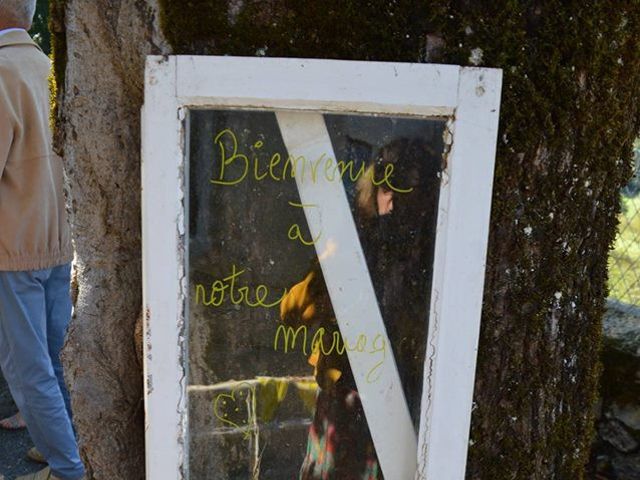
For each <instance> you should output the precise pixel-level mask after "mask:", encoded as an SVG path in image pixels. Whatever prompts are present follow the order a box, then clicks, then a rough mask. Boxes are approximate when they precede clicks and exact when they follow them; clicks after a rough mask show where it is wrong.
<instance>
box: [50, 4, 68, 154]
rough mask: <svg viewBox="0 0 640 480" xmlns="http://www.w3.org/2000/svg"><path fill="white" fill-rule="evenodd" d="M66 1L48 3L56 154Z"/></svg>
mask: <svg viewBox="0 0 640 480" xmlns="http://www.w3.org/2000/svg"><path fill="white" fill-rule="evenodd" d="M65 8H66V0H50V1H49V31H50V32H51V56H52V58H53V78H52V79H51V80H50V84H51V85H52V86H53V88H52V91H55V97H54V100H53V105H52V108H51V117H52V119H53V121H52V123H53V132H54V140H55V142H54V143H55V146H56V149H57V150H58V153H60V154H61V153H62V152H61V144H62V142H61V141H60V140H59V138H60V130H59V129H58V122H59V119H60V115H59V109H58V102H59V99H60V98H62V96H63V95H64V91H63V90H64V84H65V83H64V81H65V72H66V69H67V33H66V28H65V23H64V18H65Z"/></svg>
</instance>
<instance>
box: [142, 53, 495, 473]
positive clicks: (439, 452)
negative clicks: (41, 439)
mask: <svg viewBox="0 0 640 480" xmlns="http://www.w3.org/2000/svg"><path fill="white" fill-rule="evenodd" d="M145 85H146V93H145V107H144V109H143V132H142V137H143V138H142V143H143V147H142V153H143V172H142V174H143V179H142V183H143V219H142V222H143V288H144V305H145V312H146V317H145V318H146V320H145V381H146V395H145V408H146V418H147V426H146V427H147V431H146V433H147V435H146V440H147V459H146V464H147V478H148V479H149V480H165V479H166V480H181V479H183V478H185V475H186V472H184V471H183V465H184V464H185V462H186V460H185V459H186V455H187V444H188V442H186V418H187V417H186V415H187V409H186V385H185V383H186V382H185V378H186V377H185V375H186V373H185V369H186V364H183V361H184V360H183V359H184V358H185V357H184V355H185V352H186V346H185V345H184V319H185V315H186V313H185V308H186V307H185V295H186V274H185V265H186V264H185V262H184V260H185V258H186V257H185V255H186V248H187V243H186V241H185V238H184V233H185V231H186V230H185V215H184V214H185V209H186V208H188V207H187V206H186V199H185V198H184V194H183V188H184V185H183V178H184V171H185V170H186V168H187V167H188V165H187V162H186V161H185V160H186V157H185V155H186V150H185V148H184V146H183V145H182V143H181V142H183V141H184V140H185V137H184V132H183V131H182V127H181V119H182V117H181V115H180V112H184V110H183V109H185V108H188V107H194V106H195V107H200V108H204V107H206V108H232V109H246V108H266V109H270V110H277V111H279V112H281V113H279V114H278V116H279V117H280V118H283V119H286V118H290V119H293V118H294V114H293V113H286V114H285V111H289V112H293V111H297V112H301V111H313V112H315V113H316V115H312V116H311V117H314V116H315V117H316V118H317V113H319V112H344V113H378V114H384V115H397V116H417V117H427V116H428V117H433V116H438V117H442V116H447V117H448V118H450V120H451V122H452V127H451V132H452V133H453V135H454V137H453V138H454V141H453V146H452V150H451V152H450V154H449V155H448V159H447V160H448V163H447V169H446V171H445V172H444V179H443V182H442V187H441V200H440V212H439V218H438V229H437V239H436V253H435V264H434V276H433V288H432V295H431V296H432V302H431V312H430V320H429V323H430V325H429V334H428V335H429V336H428V350H427V359H426V366H425V383H424V389H423V400H422V405H423V410H422V417H421V425H420V434H419V442H418V449H417V451H418V456H417V457H418V458H417V464H418V469H417V473H416V477H417V478H420V479H423V480H424V479H428V480H463V479H464V470H465V465H466V454H467V444H468V435H469V424H470V417H471V404H472V395H473V385H474V373H475V361H476V351H477V342H478V333H479V326H480V313H481V305H482V288H483V280H484V269H485V261H486V247H487V237H488V225H489V212H490V202H491V189H492V178H493V164H494V158H495V145H496V135H497V124H498V115H499V98H500V88H501V72H500V71H499V70H491V69H476V68H460V67H458V66H451V65H429V64H421V65H418V64H400V63H378V62H347V61H336V60H306V59H304V60H303V59H272V58H270V59H266V58H235V57H190V56H187V57H149V59H148V62H147V76H146V82H145ZM288 115H291V117H288ZM297 115H302V114H300V113H298V114H297ZM295 118H298V117H297V116H295ZM300 118H302V117H300ZM287 122H289V123H291V122H293V120H290V121H289V120H287ZM290 127H291V128H293V125H290V126H287V128H286V129H285V131H289V130H288V129H289V128H290ZM325 134H326V132H324V133H322V135H325ZM287 135H288V134H287ZM305 135H306V133H305ZM322 135H321V137H322ZM291 141H292V142H293V141H295V140H293V139H292V140H291ZM287 142H288V143H290V142H289V141H287ZM324 143H325V144H326V138H325V139H324ZM298 147H300V148H303V149H306V148H317V146H316V147H313V146H312V145H308V146H304V145H299V146H298ZM303 192H306V188H302V189H301V194H302V193H303ZM310 195H311V193H310ZM341 195H344V192H342V194H341ZM320 197H321V199H322V200H323V201H324V195H320ZM312 198H314V197H312ZM303 201H305V200H303ZM338 203H339V204H340V205H342V203H341V201H340V202H338ZM338 208H342V207H338ZM305 213H306V212H305ZM308 217H312V216H311V215H308ZM349 218H351V217H350V216H349ZM314 222H315V220H313V218H309V223H310V227H312V228H315V227H313V225H314ZM335 227H336V228H338V227H340V228H342V226H339V225H338V224H336V225H335ZM344 228H347V230H349V229H352V228H353V226H346V227H344ZM312 231H313V230H312ZM352 233H353V232H352ZM348 238H352V237H351V234H346V236H345V237H344V239H341V243H339V244H338V245H352V248H353V247H354V246H356V245H357V242H356V243H344V242H345V239H347V240H348ZM356 239H357V237H356ZM357 250H358V248H357V247H355V251H352V252H351V255H352V260H353V259H357V261H356V264H357V263H358V262H360V264H362V265H364V266H365V271H366V264H364V263H363V262H362V256H361V251H360V252H358V251H357ZM347 253H348V252H347ZM340 268H341V267H340V266H339V265H337V266H335V269H334V266H331V265H329V266H328V267H327V271H326V272H325V275H326V276H327V277H331V276H334V274H335V275H336V276H337V275H339V274H341V273H340ZM324 269H325V265H323V272H324ZM331 272H333V273H331ZM336 272H337V273H336ZM343 273H344V274H345V275H346V274H347V273H350V272H343ZM351 273H353V272H351ZM362 275H364V273H363V272H362V271H360V272H359V273H357V276H353V275H351V277H352V278H358V277H361V276H362ZM345 278H349V276H347V277H345ZM328 283H331V284H332V285H335V280H331V282H328ZM367 290H368V289H367ZM337 295H338V296H337V297H336V298H340V293H339V292H338V294H337ZM334 296H336V294H335V292H334V294H332V300H333V298H334ZM367 297H368V294H367V296H366V297H363V298H367ZM349 300H350V303H351V304H353V303H354V299H353V298H351V299H349ZM337 303H338V304H341V303H342V304H343V307H344V308H345V309H346V306H344V304H346V302H343V301H342V300H338V301H337ZM356 303H357V302H356ZM369 303H371V302H369ZM340 308H342V307H340ZM359 308H360V307H359ZM349 315H350V312H349V311H346V313H342V314H340V316H341V317H343V318H347V319H348V318H349ZM345 322H348V320H347V321H345ZM345 322H343V323H345ZM341 328H342V324H341ZM350 361H352V362H356V363H355V365H356V367H355V368H354V372H355V371H356V370H358V369H359V367H358V366H357V360H352V359H351V358H350ZM392 382H393V381H392ZM374 385H375V384H374ZM358 388H359V389H361V385H360V384H358ZM366 390H367V386H366V385H365V386H363V387H362V391H361V396H362V401H363V405H364V406H365V411H367V409H369V411H371V409H376V408H377V405H378V404H384V402H385V399H384V398H379V397H378V395H377V394H376V395H373V396H371V395H370V393H368V392H367V393H366V394H364V395H363V392H364V391H366ZM393 392H397V389H396V388H395V387H394V388H393V389H392V394H393V395H395V393H393ZM394 402H395V403H394ZM394 402H392V403H391V405H398V406H397V407H395V406H393V407H389V409H388V410H387V412H386V415H383V417H382V418H380V419H378V418H376V417H375V416H373V415H371V414H370V413H369V412H367V417H368V419H369V423H370V425H372V432H374V431H375V432H379V431H382V428H381V427H380V425H383V424H385V422H386V421H387V420H388V419H387V418H386V417H391V418H399V419H400V420H399V423H400V424H401V425H402V424H403V422H404V421H403V420H402V418H403V417H404V413H401V412H402V411H403V410H404V409H405V408H406V404H405V403H403V401H400V400H399V399H397V398H396V400H395V401H394ZM399 412H400V413H399ZM396 415H397V416H396ZM401 431H406V428H405V427H404V426H401V427H400V428H398V429H396V428H392V429H391V431H390V432H387V435H389V436H390V438H389V439H386V438H381V435H379V434H378V433H375V434H374V441H375V442H376V446H377V448H381V450H380V451H382V452H383V454H382V456H383V458H385V460H384V461H383V460H382V458H381V463H382V466H383V468H384V469H387V468H395V467H390V466H391V465H393V464H395V460H387V459H388V458H389V455H387V451H390V450H388V449H390V448H391V446H390V445H392V443H393V441H391V438H396V437H395V435H396V434H397V432H401ZM400 437H402V438H404V434H403V435H400ZM400 437H398V438H400ZM407 438H408V435H407ZM403 442H404V440H398V444H397V446H396V450H397V455H398V456H399V458H405V457H404V456H405V454H406V453H407V452H406V451H405V449H403V448H401V445H403ZM380 446H381V447H380ZM412 448H413V450H411V449H410V451H409V453H410V454H412V455H413V458H414V460H411V459H408V460H406V461H407V465H409V466H410V467H409V470H410V469H411V468H414V469H415V464H416V458H415V451H416V450H415V447H412ZM385 472H386V470H385ZM390 472H391V470H390ZM390 475H391V476H390ZM390 475H387V478H389V479H390V480H399V479H404V478H405V476H404V475H405V473H404V471H403V472H400V473H399V474H398V475H399V476H397V477H396V476H394V475H395V470H394V471H393V472H392V473H391V474H390Z"/></svg>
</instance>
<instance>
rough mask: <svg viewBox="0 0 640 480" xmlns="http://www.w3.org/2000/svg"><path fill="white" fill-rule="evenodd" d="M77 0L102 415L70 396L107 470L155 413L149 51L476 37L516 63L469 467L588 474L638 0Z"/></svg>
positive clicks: (72, 62)
mask: <svg viewBox="0 0 640 480" xmlns="http://www.w3.org/2000/svg"><path fill="white" fill-rule="evenodd" d="M56 3H61V0H58V2H56ZM66 4H67V7H66V9H67V10H66V17H64V22H63V23H64V24H65V25H66V45H67V51H68V55H67V57H68V63H67V64H66V66H65V68H60V67H58V69H57V72H58V76H59V77H60V78H64V76H65V75H66V79H65V82H64V87H63V88H62V89H61V90H62V91H61V101H62V102H61V105H60V108H61V110H62V113H61V115H62V116H61V120H60V127H59V130H61V131H62V132H63V133H64V140H63V142H62V143H63V145H64V147H65V152H66V153H67V157H68V158H67V162H68V163H69V164H70V166H71V169H72V173H71V175H70V176H71V183H72V186H73V189H72V190H73V194H74V195H73V200H74V204H73V209H74V211H75V216H74V226H75V229H76V246H77V248H78V252H79V258H80V259H81V265H82V266H81V269H80V271H81V272H82V273H81V277H80V299H81V300H80V302H81V303H80V307H81V308H80V309H79V310H78V314H77V319H76V320H75V323H74V327H73V333H72V337H71V338H72V340H71V342H72V348H70V349H69V350H68V363H69V364H70V365H74V367H73V368H72V371H71V380H72V381H74V382H76V383H75V386H74V389H73V390H74V398H75V404H76V405H79V404H86V405H87V406H99V407H100V412H101V415H103V416H104V417H105V418H108V419H109V421H108V422H102V423H101V424H100V425H95V424H94V425H89V423H88V421H89V419H90V418H91V416H89V414H88V413H87V410H85V411H84V412H83V413H80V414H77V421H78V422H79V424H80V428H79V430H80V434H81V436H82V437H83V440H84V442H83V443H84V445H85V447H84V449H85V453H86V456H87V458H88V461H89V463H90V464H91V466H92V467H93V471H94V474H95V478H127V479H132V478H139V476H138V475H139V470H135V469H134V470H133V471H134V472H136V475H124V476H122V475H123V474H122V473H121V472H122V471H123V470H116V469H114V468H108V467H106V466H105V462H107V461H109V462H116V461H122V462H124V464H125V465H131V464H133V462H134V459H137V460H138V461H140V462H141V455H142V450H140V444H139V442H138V443H136V444H135V445H134V446H133V447H131V446H130V444H131V442H130V441H129V436H130V435H131V432H133V431H135V432H136V435H140V434H141V431H142V425H141V424H140V423H137V422H138V420H135V419H139V416H131V412H132V411H134V409H133V407H131V405H132V403H131V402H132V399H134V398H136V397H137V396H139V394H140V388H139V384H138V383H137V380H134V379H136V378H138V379H139V377H136V375H138V374H139V371H138V370H137V368H131V365H135V363H131V362H130V359H131V358H133V351H132V350H131V349H130V348H129V346H130V344H131V338H132V331H133V330H132V327H133V324H134V320H135V313H136V309H137V308H139V293H132V292H139V287H140V274H139V254H140V252H139V225H138V208H139V202H138V193H137V192H138V191H139V183H138V161H139V155H138V152H139V145H138V134H137V131H138V129H139V118H138V115H137V111H138V108H139V107H140V103H141V101H142V96H141V88H142V58H143V55H144V54H146V53H149V52H154V51H155V52H164V53H181V54H186V53H191V54H233V55H269V56H301V57H318V58H342V59H365V60H394V61H414V62H424V61H437V62H441V63H459V64H463V65H464V64H469V62H470V57H472V52H474V53H473V57H474V59H475V60H474V62H475V63H479V64H481V65H484V66H491V67H499V68H503V69H504V74H505V77H504V88H503V106H502V115H501V128H500V135H499V145H498V157H497V166H496V178H495V193H494V205H493V212H492V219H491V233H490V247H489V259H488V269H487V277H486V292H485V301H484V311H483V326H482V335H481V344H480V353H479V363H478V369H477V383H476V392H475V409H474V413H473V428H472V433H471V437H472V446H471V448H470V454H469V461H468V469H467V470H468V478H470V479H474V480H475V479H482V480H488V479H491V480H507V479H540V480H547V479H558V480H569V479H570V480H574V479H580V478H583V476H584V465H585V463H586V461H587V458H588V451H589V446H590V441H591V435H592V424H593V419H592V406H593V402H594V396H595V394H596V390H597V383H598V374H599V363H598V354H599V349H600V330H601V328H600V325H601V317H602V314H603V309H604V298H605V296H606V275H607V274H606V265H607V254H608V250H609V247H610V245H611V243H612V240H613V238H614V235H615V229H616V214H617V213H618V210H619V201H618V191H619V189H620V187H621V186H622V185H623V184H624V183H625V181H626V179H627V177H628V176H629V170H630V163H631V146H632V141H633V139H634V137H635V135H636V134H637V132H638V127H639V126H640V116H639V110H638V109H639V106H640V98H639V97H640V43H639V39H640V4H638V2H637V1H632V0H621V1H616V2H612V1H593V0H586V1H577V0H568V1H560V0H545V1H542V0H537V1H527V2H524V1H521V2H518V1H513V0H503V1H498V2H472V1H470V0H457V1H437V2H436V1H430V0H429V1H427V0H398V1H395V2H370V1H364V0H361V1H354V0H349V1H344V0H343V1H338V0H328V1H324V2H295V1H291V0H262V1H258V0H246V1H243V0H190V1H188V2H178V1H176V0H157V2H156V0H149V1H148V2H144V1H133V0H128V1H127V0H119V1H115V2H114V1H111V2H108V1H106V0H97V1H94V2H90V6H88V5H89V4H88V3H87V2H80V1H79V0H66ZM80 4H82V8H81V6H80ZM54 5H55V4H54ZM156 7H158V8H159V11H160V22H159V26H158V22H156V21H155V17H154V15H155V14H154V12H155V8H156ZM55 8H56V7H55V6H54V9H55ZM124 12H126V13H128V14H129V15H130V16H131V17H130V18H129V17H125V16H124V15H125V13H124ZM54 33H56V34H57V36H54V48H55V49H56V50H57V51H59V52H64V51H65V50H64V49H62V48H61V47H60V46H59V44H58V46H56V42H60V41H61V40H60V39H61V38H63V37H64V35H63V33H62V32H54ZM157 34H161V35H163V36H164V38H166V39H167V40H168V42H169V44H170V47H164V46H162V45H161V44H160V43H159V41H158V40H157V39H156V35H157ZM155 45H161V46H160V47H159V48H156V47H155ZM56 60H57V61H58V62H63V61H64V58H61V57H57V58H56ZM59 65H60V63H59ZM83 70H85V73H80V72H82V71H83ZM65 72H66V73H65ZM74 72H75V73H74ZM72 73H74V74H73V75H71V74H72ZM96 106H97V107H98V108H96ZM101 145H102V146H101ZM114 185H116V186H115V187H114ZM83 289H84V291H83ZM100 289H102V290H100ZM105 289H106V290H105ZM101 292H102V293H101ZM82 299H84V300H82ZM83 302H84V303H83ZM124 307H126V308H124ZM106 336H109V339H108V340H105V339H106ZM74 342H75V344H74ZM129 350H131V351H129ZM124 351H126V352H127V353H123V352H124ZM87 358H90V359H91V360H90V362H89V363H87ZM100 358H108V359H109V361H108V362H106V363H105V361H104V360H99V359H100ZM125 364H126V368H125ZM96 373H98V374H99V375H98V376H97V377H96ZM90 376H91V377H92V378H91V382H89V381H88V380H89V377H90ZM82 378H86V379H87V381H86V382H81V381H80V382H79V379H82ZM96 385H97V387H96ZM103 397H105V398H107V399H108V401H103ZM122 405H125V406H127V408H126V409H125V411H126V412H128V413H126V414H123V411H122V410H121V406H122ZM136 408H137V407H136ZM136 415H137V414H136ZM123 420H125V421H123ZM113 422H115V423H113ZM114 425H115V426H116V427H117V428H113V426H114ZM125 425H127V428H121V427H124V426H125ZM136 438H137V437H136ZM122 446H126V448H124V449H123V448H122ZM98 450H99V453H96V452H97V451H98ZM109 453H112V454H113V456H114V457H113V458H112V459H108V454H109ZM105 468H106V469H107V470H103V469H105ZM105 471H107V472H110V473H111V475H105V474H103V472H105Z"/></svg>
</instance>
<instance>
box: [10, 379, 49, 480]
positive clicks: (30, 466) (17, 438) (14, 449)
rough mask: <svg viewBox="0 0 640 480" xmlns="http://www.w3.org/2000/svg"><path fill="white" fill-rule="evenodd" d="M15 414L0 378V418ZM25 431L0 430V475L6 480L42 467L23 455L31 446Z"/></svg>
mask: <svg viewBox="0 0 640 480" xmlns="http://www.w3.org/2000/svg"><path fill="white" fill-rule="evenodd" d="M15 412H16V407H15V405H14V404H13V399H12V398H11V394H10V393H9V389H8V388H7V384H6V383H5V381H4V379H3V378H2V376H0V418H5V417H8V416H9V415H13V414H14V413H15ZM32 445H33V444H32V443H31V439H30V438H29V434H28V433H27V430H26V429H22V430H17V431H8V430H4V429H1V428H0V473H1V474H3V475H4V476H5V479H6V480H13V479H14V478H16V477H17V476H18V475H24V474H26V473H32V472H37V471H38V470H40V469H41V468H42V465H40V464H37V463H34V462H32V461H30V460H27V459H26V457H25V453H26V452H27V450H28V449H29V448H30V447H31V446H32Z"/></svg>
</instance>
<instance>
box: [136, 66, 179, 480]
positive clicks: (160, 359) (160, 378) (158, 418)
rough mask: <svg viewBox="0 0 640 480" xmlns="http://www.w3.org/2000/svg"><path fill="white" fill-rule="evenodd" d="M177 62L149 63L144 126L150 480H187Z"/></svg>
mask: <svg viewBox="0 0 640 480" xmlns="http://www.w3.org/2000/svg"><path fill="white" fill-rule="evenodd" d="M175 73H176V59H175V58H172V57H169V58H162V57H150V58H149V59H148V60H147V71H146V78H145V103H144V107H143V121H142V126H143V128H142V269H143V305H144V315H145V321H144V376H145V412H146V472H147V473H146V475H147V478H148V479H150V480H165V479H166V480H169V479H170V480H176V479H179V478H182V473H181V468H182V464H183V461H184V456H185V451H184V446H185V443H184V436H185V430H184V420H185V419H184V416H185V414H186V399H185V372H184V366H183V365H182V359H183V356H182V355H183V350H182V338H181V336H182V326H183V323H184V317H183V315H184V312H183V305H184V293H183V292H184V285H183V282H184V263H183V255H182V253H181V252H182V251H183V248H184V247H183V242H184V238H183V235H184V231H185V230H184V220H183V218H184V208H183V203H182V201H183V196H184V195H183V185H182V180H181V173H180V169H181V167H182V165H183V162H184V151H183V149H182V147H181V122H180V120H179V118H178V108H179V106H178V103H177V98H176V94H175Z"/></svg>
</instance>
